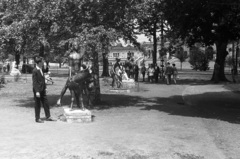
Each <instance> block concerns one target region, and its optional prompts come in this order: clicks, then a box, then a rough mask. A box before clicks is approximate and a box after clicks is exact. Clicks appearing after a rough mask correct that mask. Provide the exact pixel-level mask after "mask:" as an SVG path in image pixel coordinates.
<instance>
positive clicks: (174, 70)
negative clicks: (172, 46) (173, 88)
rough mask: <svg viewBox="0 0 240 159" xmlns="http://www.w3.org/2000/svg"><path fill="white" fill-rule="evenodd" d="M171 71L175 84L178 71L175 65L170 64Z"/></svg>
mask: <svg viewBox="0 0 240 159" xmlns="http://www.w3.org/2000/svg"><path fill="white" fill-rule="evenodd" d="M172 69H173V82H174V83H175V84H177V76H178V70H177V68H176V65H175V64H172Z"/></svg>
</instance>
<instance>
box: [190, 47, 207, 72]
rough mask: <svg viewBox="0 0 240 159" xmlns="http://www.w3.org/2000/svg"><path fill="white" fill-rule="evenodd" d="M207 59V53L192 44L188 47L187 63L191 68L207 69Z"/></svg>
mask: <svg viewBox="0 0 240 159" xmlns="http://www.w3.org/2000/svg"><path fill="white" fill-rule="evenodd" d="M209 60H210V57H209V55H208V54H207V53H205V52H204V51H202V50H201V49H200V48H198V47H196V46H194V47H192V48H191V49H190V59H189V63H190V64H191V67H192V68H193V70H200V71H206V70H209Z"/></svg>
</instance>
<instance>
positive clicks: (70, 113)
mask: <svg viewBox="0 0 240 159" xmlns="http://www.w3.org/2000/svg"><path fill="white" fill-rule="evenodd" d="M63 109H64V117H65V118H66V121H67V122H68V123H84V122H91V121H92V113H91V111H89V110H88V109H85V110H81V109H73V110H71V109H70V108H69V107H64V108H63Z"/></svg>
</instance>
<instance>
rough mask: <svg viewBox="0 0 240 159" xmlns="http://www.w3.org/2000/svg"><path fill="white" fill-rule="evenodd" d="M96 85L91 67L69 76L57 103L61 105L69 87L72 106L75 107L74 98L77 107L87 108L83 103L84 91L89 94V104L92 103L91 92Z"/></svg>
mask: <svg viewBox="0 0 240 159" xmlns="http://www.w3.org/2000/svg"><path fill="white" fill-rule="evenodd" d="M93 86H94V76H93V75H92V74H91V73H90V71H89V69H85V70H81V71H79V72H78V73H77V74H76V75H73V76H72V77H69V78H68V79H67V81H66V84H65V85H64V87H63V89H62V91H61V94H60V98H59V99H58V102H57V105H59V106H61V100H62V97H63V96H64V94H65V92H66V90H67V89H69V90H70V93H71V105H70V108H71V109H72V108H73V102H74V98H75V100H76V103H77V107H78V108H81V109H82V110H84V109H85V106H84V103H83V92H84V93H85V94H86V96H87V105H88V106H89V105H91V100H90V93H91V90H92V88H93Z"/></svg>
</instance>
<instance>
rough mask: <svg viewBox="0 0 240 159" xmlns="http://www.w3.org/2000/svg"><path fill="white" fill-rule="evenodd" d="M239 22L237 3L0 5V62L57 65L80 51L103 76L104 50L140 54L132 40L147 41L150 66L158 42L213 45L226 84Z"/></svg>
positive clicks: (40, 0) (94, 0) (50, 1)
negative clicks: (130, 47)
mask: <svg viewBox="0 0 240 159" xmlns="http://www.w3.org/2000/svg"><path fill="white" fill-rule="evenodd" d="M239 21H240V0H229V1H228V2H226V1H224V0H180V1H174V0H121V1H119V0H61V1H59V0H34V1H33V0H24V1H23V0H0V57H1V58H6V57H7V55H8V54H12V55H14V56H15V57H16V61H17V63H18V61H19V60H18V59H19V57H20V55H25V56H32V55H34V54H39V55H40V56H44V57H45V59H46V60H50V59H55V60H57V59H58V60H59V59H61V58H62V57H63V56H65V54H66V53H67V51H68V50H70V49H71V48H73V47H74V48H75V49H77V50H78V51H79V52H80V50H81V49H82V48H83V47H84V48H87V49H86V54H85V58H87V59H93V60H94V61H93V66H94V71H95V72H96V73H97V72H98V61H99V55H101V57H102V60H103V64H104V66H103V68H104V70H103V71H104V72H103V73H105V74H107V72H108V70H107V69H108V66H107V53H108V48H109V45H110V44H111V43H112V42H115V41H116V40H118V39H119V38H123V39H125V40H130V41H131V42H132V43H133V44H134V45H135V46H137V47H139V48H140V49H143V48H141V47H140V45H139V44H138V43H137V41H136V35H137V34H140V33H144V34H145V35H147V36H148V37H149V38H150V37H152V39H153V44H154V45H153V46H154V52H153V63H156V54H157V41H158V40H159V39H160V38H161V43H162V44H163V41H164V40H165V39H168V40H170V41H171V43H172V44H176V43H177V44H179V45H180V44H183V43H187V44H189V45H193V44H194V43H196V42H199V43H201V44H203V45H204V46H208V45H213V44H215V45H216V48H217V59H216V62H217V63H218V64H219V65H220V74H219V78H220V79H221V80H226V78H225V74H224V62H225V58H226V56H227V51H226V48H227V44H228V43H229V42H231V41H235V40H238V39H239V37H240V32H239V29H240V25H239V23H238V22H239ZM158 32H160V33H161V36H160V38H159V36H158V35H157V33H158Z"/></svg>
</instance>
